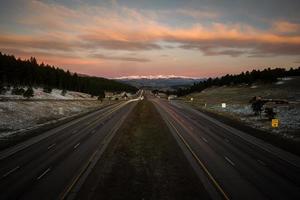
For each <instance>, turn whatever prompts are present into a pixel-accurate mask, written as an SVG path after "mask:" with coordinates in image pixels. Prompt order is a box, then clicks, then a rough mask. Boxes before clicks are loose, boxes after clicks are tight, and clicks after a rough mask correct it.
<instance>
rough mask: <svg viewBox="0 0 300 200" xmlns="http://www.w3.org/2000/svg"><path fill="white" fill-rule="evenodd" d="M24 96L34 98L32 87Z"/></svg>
mask: <svg viewBox="0 0 300 200" xmlns="http://www.w3.org/2000/svg"><path fill="white" fill-rule="evenodd" d="M23 96H24V97H25V98H30V97H33V96H34V92H33V89H32V87H28V88H27V90H26V91H25V92H24V94H23Z"/></svg>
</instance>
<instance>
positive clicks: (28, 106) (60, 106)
mask: <svg viewBox="0 0 300 200" xmlns="http://www.w3.org/2000/svg"><path fill="white" fill-rule="evenodd" d="M24 89H25V90H26V88H24ZM33 89H34V97H32V98H30V99H28V100H26V101H23V99H25V98H24V97H23V96H22V95H12V94H11V90H12V88H11V89H10V90H9V91H7V92H6V93H5V94H2V95H0V138H3V137H6V136H11V135H13V134H14V133H16V132H20V131H22V130H25V129H31V128H35V127H39V126H41V125H44V124H47V123H53V122H55V121H56V120H59V119H63V118H67V117H70V116H73V115H76V114H79V113H82V112H87V111H89V110H93V109H95V108H98V107H101V106H104V105H106V104H107V103H108V102H107V101H103V102H101V101H98V100H96V99H97V97H91V95H89V94H85V93H81V92H73V91H67V93H66V94H65V95H62V91H61V90H58V89H53V90H52V92H51V93H45V92H43V89H42V88H33Z"/></svg>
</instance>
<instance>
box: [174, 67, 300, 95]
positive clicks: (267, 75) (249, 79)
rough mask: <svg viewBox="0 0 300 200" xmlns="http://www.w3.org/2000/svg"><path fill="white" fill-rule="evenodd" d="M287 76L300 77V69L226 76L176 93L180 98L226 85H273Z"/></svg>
mask: <svg viewBox="0 0 300 200" xmlns="http://www.w3.org/2000/svg"><path fill="white" fill-rule="evenodd" d="M287 76H300V67H298V68H295V69H294V68H290V69H289V70H286V69H284V68H275V69H271V68H267V69H264V70H262V71H261V70H252V71H251V72H249V71H247V72H242V73H240V74H237V75H229V74H227V75H225V76H222V77H220V78H219V77H217V78H209V79H207V80H205V81H200V82H198V83H194V84H193V85H192V86H191V87H188V88H179V89H178V90H177V91H176V92H175V93H176V94H177V95H178V96H183V95H187V94H190V93H193V92H201V91H202V90H204V89H206V88H209V87H211V86H224V85H236V84H248V85H251V84H253V83H255V82H262V83H272V82H276V81H277V79H278V78H282V77H287Z"/></svg>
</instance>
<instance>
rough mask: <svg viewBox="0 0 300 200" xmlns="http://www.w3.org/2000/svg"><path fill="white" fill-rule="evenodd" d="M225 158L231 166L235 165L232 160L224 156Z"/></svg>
mask: <svg viewBox="0 0 300 200" xmlns="http://www.w3.org/2000/svg"><path fill="white" fill-rule="evenodd" d="M224 158H225V160H227V161H228V162H229V163H230V164H231V165H232V166H235V164H234V162H232V161H231V160H230V159H229V158H228V157H226V156H224Z"/></svg>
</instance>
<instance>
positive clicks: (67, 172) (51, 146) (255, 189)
mask: <svg viewBox="0 0 300 200" xmlns="http://www.w3.org/2000/svg"><path fill="white" fill-rule="evenodd" d="M142 93H143V92H141V94H140V96H141V95H142ZM146 95H147V98H146V101H148V100H150V101H151V102H152V103H153V104H154V105H155V107H156V108H157V110H158V111H159V113H160V114H161V116H162V118H163V119H164V121H165V122H166V124H167V125H168V127H169V129H170V131H171V133H172V135H173V136H174V138H175V139H176V141H177V143H178V145H179V146H180V147H181V149H182V151H183V153H184V155H185V156H186V158H187V160H188V161H189V163H190V164H191V166H192V167H193V169H194V170H195V172H196V174H197V176H198V178H199V179H200V180H201V181H202V183H203V185H204V187H205V189H206V191H207V192H208V193H209V195H210V196H211V198H212V199H226V200H228V199H243V200H244V199H246V200H247V199H249V200H250V199H251V200H252V199H256V200H257V199H300V158H299V157H298V156H295V155H293V154H291V153H288V152H286V151H283V150H281V149H279V148H276V147H274V146H272V145H270V144H267V143H265V142H264V141H262V140H260V139H257V138H254V137H252V136H250V135H248V134H246V133H244V132H242V131H240V130H237V129H235V128H233V127H230V126H228V125H225V124H223V123H221V122H219V121H217V119H214V118H211V117H209V116H207V115H205V114H203V113H202V112H200V111H197V110H195V109H193V108H192V107H190V106H189V105H187V104H184V103H182V102H180V101H173V100H172V101H168V100H165V99H159V98H155V97H154V96H152V95H151V94H150V95H148V94H146ZM138 100H140V98H139V99H134V100H129V101H123V102H119V103H115V104H112V105H109V106H107V107H105V108H102V109H101V110H98V111H95V112H93V113H90V114H88V115H85V116H83V117H81V118H79V119H76V120H73V121H70V122H68V123H66V124H63V125H61V126H58V127H56V128H53V129H52V130H49V131H46V132H44V133H42V134H40V135H38V136H36V137H33V138H30V139H28V140H26V141H24V142H22V143H19V144H17V145H15V146H13V147H10V148H8V149H5V150H3V151H1V152H0V199H1V200H2V199H3V200H4V199H74V198H76V194H77V193H78V191H79V190H80V187H81V186H82V184H83V183H84V181H85V178H86V177H87V176H88V174H89V173H91V171H92V170H93V167H94V166H95V164H96V163H97V162H98V160H99V159H100V157H101V155H102V154H103V152H104V151H105V149H106V147H107V146H108V145H109V143H110V141H111V139H112V138H113V137H114V135H115V133H116V132H117V130H118V128H119V127H120V126H121V124H122V123H123V122H124V120H125V119H126V117H127V116H128V114H129V113H130V112H131V110H132V109H133V108H134V106H135V105H136V104H137V103H138Z"/></svg>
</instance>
